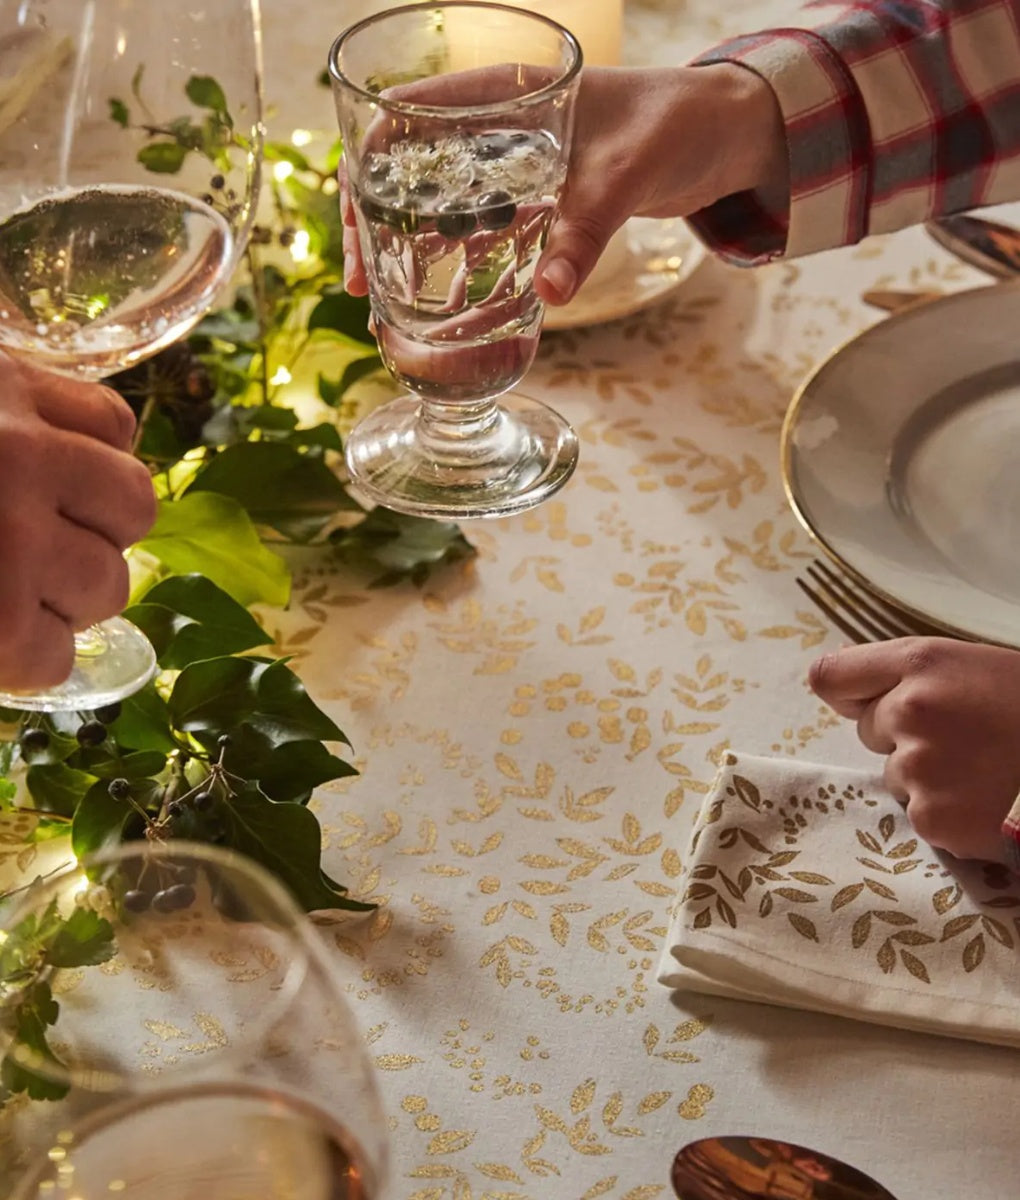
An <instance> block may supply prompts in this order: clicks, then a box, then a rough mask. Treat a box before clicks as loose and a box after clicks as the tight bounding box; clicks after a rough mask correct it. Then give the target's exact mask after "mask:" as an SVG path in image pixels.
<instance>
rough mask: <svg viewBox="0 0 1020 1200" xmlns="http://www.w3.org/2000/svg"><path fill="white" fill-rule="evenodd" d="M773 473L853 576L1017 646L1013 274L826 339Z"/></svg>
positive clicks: (952, 626) (1019, 453) (976, 633)
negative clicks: (837, 339) (834, 343)
mask: <svg viewBox="0 0 1020 1200" xmlns="http://www.w3.org/2000/svg"><path fill="white" fill-rule="evenodd" d="M782 469H783V481H784V484H785V487H786V491H787V496H788V498H789V500H790V503H791V504H792V506H793V509H794V512H795V513H796V514H797V516H798V517H799V519H800V520H801V522H802V523H803V524H804V526H805V527H806V528H807V530H808V532H809V533H811V534H812V536H813V537H814V538H815V539H816V540H817V541H818V542H819V543H820V545H821V546H822V548H823V549H824V550H825V551H826V552H827V553H828V554H829V555H830V556H831V557H832V558H833V559H835V560H836V561H837V562H838V563H840V565H842V566H843V567H844V568H846V569H847V570H848V571H849V572H850V573H851V574H853V575H856V576H858V577H859V578H860V579H862V580H863V581H864V582H866V583H868V584H870V585H871V587H872V588H874V589H875V590H876V591H877V592H879V593H881V594H883V595H885V596H886V597H887V598H888V599H890V600H893V601H895V602H896V603H897V604H899V605H901V606H902V607H903V608H904V609H907V610H908V611H911V612H913V613H914V614H915V615H918V616H922V617H924V618H926V619H927V620H928V621H929V622H931V623H932V624H934V625H937V626H939V627H941V628H943V629H945V630H946V631H947V632H949V633H957V634H963V635H966V636H972V637H977V638H980V639H983V640H986V641H991V642H998V643H1001V644H1003V645H1007V646H1014V647H1020V281H1018V282H1016V283H1003V284H998V285H994V286H991V287H981V288H976V289H974V290H973V291H967V292H958V293H956V294H955V295H952V296H946V297H944V298H942V299H939V300H934V301H931V302H930V303H927V304H921V305H917V306H916V307H913V308H909V309H906V310H904V311H903V312H900V313H897V314H895V315H893V316H891V317H889V318H887V319H886V320H885V321H883V322H881V323H880V324H878V325H875V326H872V328H870V329H868V330H867V331H866V332H865V333H863V334H861V335H860V336H859V337H857V338H855V339H854V340H853V341H851V342H849V343H847V345H845V346H843V347H842V348H841V349H840V350H837V351H836V352H835V353H834V354H833V355H832V357H830V358H829V359H828V360H827V361H826V362H824V363H823V364H822V365H821V366H820V367H819V368H818V369H817V370H816V371H815V372H814V373H813V374H812V375H811V376H810V378H809V379H808V380H807V381H806V382H805V383H804V384H803V386H802V387H801V389H800V390H799V392H798V393H797V395H796V396H795V398H794V401H793V403H792V405H791V406H790V410H789V412H788V413H787V417H786V422H785V424H784V426H783V435H782Z"/></svg>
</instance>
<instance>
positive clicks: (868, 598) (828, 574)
mask: <svg viewBox="0 0 1020 1200" xmlns="http://www.w3.org/2000/svg"><path fill="white" fill-rule="evenodd" d="M807 576H808V578H807V579H805V578H803V577H801V578H798V579H797V581H796V582H797V586H798V587H799V588H800V590H801V591H802V592H803V593H804V594H805V595H806V596H807V597H808V599H809V600H810V601H811V602H812V604H814V605H815V607H816V608H818V609H820V610H821V612H822V613H824V614H825V616H826V617H828V618H829V620H830V621H831V622H832V623H833V625H835V626H836V628H837V629H840V630H841V631H842V632H843V633H845V634H846V635H847V637H849V638H850V639H851V640H852V641H854V642H857V643H858V644H860V643H864V642H883V641H887V640H888V639H889V638H898V637H918V636H921V637H928V636H939V635H941V636H943V637H944V636H945V633H944V631H942V630H939V629H937V628H936V627H935V626H934V625H929V624H928V623H927V622H925V621H923V620H922V619H921V618H919V617H913V616H911V615H910V614H909V613H905V612H903V611H902V610H900V609H898V608H895V607H894V606H893V605H891V604H889V603H888V602H887V601H885V600H883V599H882V598H881V597H880V596H876V595H875V594H874V593H873V592H869V591H867V590H866V588H865V587H864V585H863V584H861V583H859V582H858V581H856V580H851V579H849V578H847V577H846V576H844V575H840V574H838V573H837V572H836V571H834V570H832V568H831V567H829V566H828V565H826V564H825V563H823V562H821V561H819V560H816V561H815V562H813V563H812V564H811V565H810V566H809V567H808V568H807Z"/></svg>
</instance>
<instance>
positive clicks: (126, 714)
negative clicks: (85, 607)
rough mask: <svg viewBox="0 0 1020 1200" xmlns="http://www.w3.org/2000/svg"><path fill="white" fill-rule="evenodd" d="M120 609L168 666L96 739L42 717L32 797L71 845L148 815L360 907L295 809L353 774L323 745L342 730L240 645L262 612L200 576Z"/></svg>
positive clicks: (297, 892) (302, 897) (122, 831)
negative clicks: (64, 828)
mask: <svg viewBox="0 0 1020 1200" xmlns="http://www.w3.org/2000/svg"><path fill="white" fill-rule="evenodd" d="M127 616H128V617H129V619H131V620H134V621H136V622H137V623H138V624H139V625H140V626H141V627H142V628H143V629H144V630H145V631H146V633H148V634H149V636H150V637H151V639H152V642H153V645H154V647H155V649H156V653H157V657H158V661H159V666H160V668H161V669H162V670H163V671H165V672H167V673H168V674H165V675H163V676H162V677H161V681H160V682H159V683H158V684H156V683H150V684H149V685H147V686H146V687H145V688H143V689H142V690H141V691H140V692H138V693H137V694H136V695H134V696H132V697H130V698H129V699H127V700H125V701H124V702H123V703H122V705H121V708H120V711H119V713H118V714H116V716H115V717H114V719H112V720H111V721H110V722H109V724H108V725H107V726H106V734H107V736H106V739H105V740H104V741H103V742H102V743H100V744H99V745H97V746H81V745H79V743H78V741H77V740H76V738H75V736H74V726H75V724H76V723H77V722H79V721H80V716H79V715H77V714H75V715H73V716H72V715H60V714H54V715H52V716H50V717H47V718H45V723H44V725H43V726H42V728H44V729H45V732H46V734H47V745H46V746H45V748H44V749H43V750H41V751H36V752H35V756H36V757H35V761H33V763H32V765H31V766H30V767H29V770H28V772H27V775H26V784H27V788H28V791H29V794H30V796H31V797H32V800H33V803H34V804H35V806H36V808H37V809H38V810H40V811H41V812H45V813H47V814H49V817H50V819H63V820H64V821H65V822H69V823H70V832H71V840H72V846H73V848H74V851H75V853H76V854H77V855H79V856H83V855H86V854H88V853H91V852H94V851H96V850H99V849H101V848H102V847H104V846H107V845H109V844H111V843H114V844H115V843H117V842H119V841H121V840H124V839H125V838H128V839H130V838H132V837H140V836H142V835H143V834H144V833H145V831H146V828H147V827H149V829H150V833H151V829H152V827H153V826H154V827H155V828H156V829H158V835H159V836H160V837H185V838H189V839H195V840H199V841H212V842H215V843H217V844H220V845H223V846H226V847H229V848H233V849H235V850H238V851H240V852H241V853H243V854H246V855H247V856H248V857H250V858H253V859H254V860H255V861H256V862H259V863H261V864H262V865H263V866H264V867H266V868H267V869H268V870H270V871H271V872H272V873H273V874H274V875H276V876H277V877H278V878H279V879H280V880H281V881H282V882H283V884H284V885H285V886H286V887H288V888H289V889H290V891H291V892H292V894H293V895H294V896H295V898H296V899H297V900H298V903H300V904H301V905H302V906H303V907H305V908H337V907H340V908H357V909H361V908H364V907H366V906H365V905H362V904H360V903H358V902H355V901H352V900H350V899H349V898H348V897H347V894H346V889H345V888H344V887H343V886H342V885H341V884H339V883H337V882H336V881H335V880H333V879H331V878H329V876H327V875H326V874H325V873H324V872H323V871H322V869H321V866H320V861H319V860H320V854H321V843H322V834H321V831H320V829H319V824H318V821H317V819H316V818H315V816H314V815H313V814H312V813H311V812H310V811H309V810H308V809H307V808H305V805H306V804H307V802H308V800H309V799H310V798H311V795H312V792H313V790H314V789H315V788H316V787H318V786H320V785H321V784H323V783H328V782H330V781H331V780H334V779H341V778H343V777H345V776H350V775H353V774H355V773H356V772H355V770H354V768H353V767H352V766H351V765H350V764H349V763H348V762H346V761H345V760H344V759H343V758H341V757H340V756H339V755H337V754H335V753H333V751H332V750H331V749H329V747H328V746H327V744H326V743H339V744H342V745H346V744H347V738H346V735H345V734H344V732H343V730H342V729H341V728H340V727H339V726H338V725H337V724H336V722H335V721H334V720H333V719H332V718H331V717H330V716H329V715H328V714H326V713H325V712H323V711H322V709H321V708H319V707H318V705H317V704H315V702H314V701H313V700H312V699H311V697H310V696H309V695H308V692H307V691H306V690H305V687H304V685H303V684H302V683H301V681H300V679H299V678H298V677H297V676H296V675H295V674H294V672H293V671H291V670H290V668H289V667H288V666H287V664H286V662H284V661H283V660H281V659H267V658H260V657H253V656H249V655H247V654H246V653H245V652H246V651H250V650H254V649H257V648H259V647H261V646H264V645H266V644H267V643H268V642H269V641H270V638H269V637H268V635H267V634H266V633H265V631H264V630H263V629H262V627H261V626H260V625H259V623H258V622H257V621H256V620H255V619H254V618H253V617H252V615H251V614H250V613H249V612H248V610H247V609H246V608H245V607H244V606H243V605H242V604H239V603H238V602H237V601H236V600H234V599H233V598H232V597H231V596H230V595H228V594H227V592H226V591H224V590H223V589H222V588H220V587H218V586H217V585H216V584H215V583H213V582H212V581H211V580H210V579H208V578H206V577H204V576H201V575H197V574H188V575H182V576H172V577H170V578H168V579H165V580H162V581H161V582H159V583H157V584H156V585H155V586H154V587H152V588H151V589H150V590H149V591H148V592H147V593H146V594H145V595H144V596H143V597H142V599H141V601H140V602H139V603H138V604H136V605H134V606H133V607H132V608H130V609H129V610H128V612H127ZM202 790H208V791H210V792H211V793H212V802H211V803H210V804H208V805H204V806H203V807H202V808H201V809H199V807H198V806H197V805H193V804H191V803H190V799H189V798H190V797H191V796H193V795H196V794H197V793H198V792H199V791H202Z"/></svg>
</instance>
